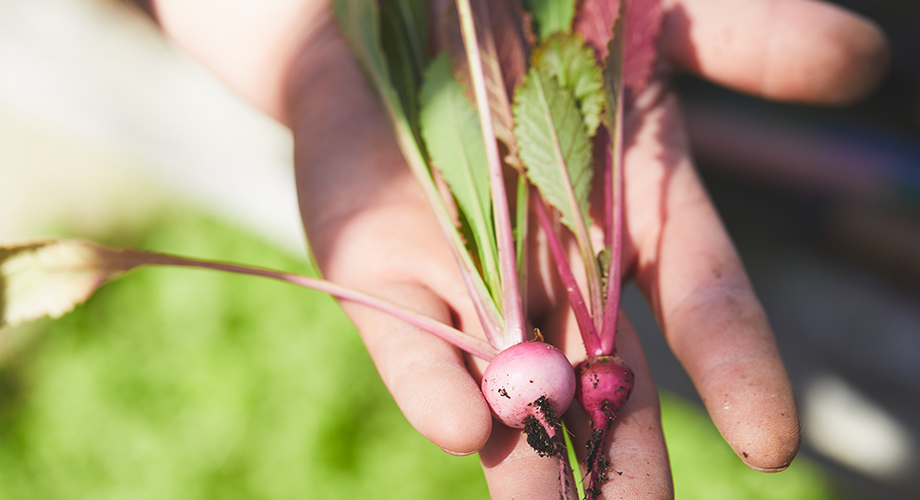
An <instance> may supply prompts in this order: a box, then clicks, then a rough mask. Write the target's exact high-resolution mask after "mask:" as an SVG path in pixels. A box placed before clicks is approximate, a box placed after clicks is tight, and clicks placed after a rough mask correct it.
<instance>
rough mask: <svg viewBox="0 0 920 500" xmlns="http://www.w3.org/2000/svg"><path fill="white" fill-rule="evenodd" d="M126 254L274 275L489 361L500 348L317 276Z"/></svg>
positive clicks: (143, 261) (143, 260) (147, 261)
mask: <svg viewBox="0 0 920 500" xmlns="http://www.w3.org/2000/svg"><path fill="white" fill-rule="evenodd" d="M124 252H125V254H126V256H130V257H131V258H132V260H134V261H135V263H134V265H151V264H153V265H167V266H181V267H194V268H203V269H214V270H218V271H225V272H230V273H235V274H245V275H249V276H262V277H265V278H271V279H275V280H279V281H284V282H286V283H291V284H293V285H298V286H302V287H304V288H310V289H313V290H318V291H320V292H325V293H328V294H329V295H332V296H333V297H336V298H338V299H342V300H349V301H352V302H356V303H358V304H361V305H364V306H367V307H370V308H373V309H376V310H378V311H381V312H383V313H386V314H389V315H391V316H393V317H396V318H399V319H401V320H403V321H405V322H407V323H409V324H411V325H413V326H416V327H418V328H421V329H422V330H425V331H426V332H428V333H431V334H432V335H434V336H436V337H438V338H440V339H442V340H444V341H447V342H450V343H451V344H453V345H455V346H456V347H458V348H460V349H462V350H464V351H466V352H468V353H470V354H472V355H473V356H476V357H478V358H482V359H484V360H486V361H491V360H492V358H494V357H495V355H496V354H497V351H496V350H495V348H493V347H492V346H491V345H489V344H488V343H487V342H485V341H482V340H480V339H477V338H475V337H472V336H470V335H468V334H466V333H463V332H461V331H460V330H457V329H456V328H453V327H451V326H448V325H445V324H444V323H441V322H440V321H436V320H434V319H431V318H429V317H427V316H423V315H421V314H419V313H417V312H415V311H412V310H411V309H407V308H405V307H403V306H400V305H397V304H394V303H392V302H389V301H386V300H383V299H381V298H378V297H374V296H372V295H369V294H366V293H363V292H359V291H357V290H353V289H351V288H348V287H344V286H341V285H336V284H335V283H332V282H330V281H326V280H321V279H317V278H310V277H307V276H302V275H299V274H292V273H285V272H280V271H272V270H270V269H260V268H254V267H247V266H240V265H237V264H229V263H224V262H211V261H205V260H197V259H187V258H184V257H177V256H173V255H165V254H159V253H152V252H142V251H137V250H125V251H124Z"/></svg>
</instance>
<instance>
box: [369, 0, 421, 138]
mask: <svg viewBox="0 0 920 500" xmlns="http://www.w3.org/2000/svg"><path fill="white" fill-rule="evenodd" d="M427 19H428V13H427V9H426V8H425V2H422V1H419V0H396V1H391V2H387V3H385V4H383V5H382V7H381V11H380V22H381V27H380V29H381V34H380V37H381V47H382V49H383V52H384V55H385V57H386V60H387V66H388V68H389V73H390V76H391V77H392V80H393V85H394V88H395V89H396V92H397V94H398V95H399V99H400V103H401V104H402V107H403V109H404V110H405V111H406V115H407V118H408V120H409V123H410V125H411V127H412V130H413V132H414V133H415V134H416V136H418V133H419V124H418V115H419V109H418V99H417V96H418V89H419V87H420V85H421V81H422V73H423V72H424V71H425V66H426V65H427V64H428V57H427V55H428V44H427V43H426V40H427V36H426V34H427V32H428V23H427Z"/></svg>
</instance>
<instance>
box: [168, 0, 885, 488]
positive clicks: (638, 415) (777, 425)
mask: <svg viewBox="0 0 920 500" xmlns="http://www.w3.org/2000/svg"><path fill="white" fill-rule="evenodd" d="M193 4H194V2H193ZM256 4H258V2H256ZM171 5H173V3H172V1H161V2H159V3H158V6H162V7H169V6H171ZM175 5H177V7H175V8H168V9H166V10H163V11H162V14H167V12H172V13H174V14H175V15H172V16H170V15H164V16H163V17H162V19H161V20H162V21H163V24H164V26H165V27H166V29H167V30H168V31H170V32H172V33H173V34H174V36H175V37H176V38H178V39H179V40H180V42H183V44H184V45H186V46H187V47H189V48H190V49H191V50H192V51H193V52H197V53H198V55H199V57H201V58H202V59H203V60H204V61H205V63H206V64H209V65H211V66H212V67H213V68H214V69H215V70H216V71H217V72H218V73H219V74H221V75H222V76H223V77H224V78H225V79H227V80H228V81H229V83H231V85H233V86H234V87H236V88H237V89H238V90H239V91H240V92H241V93H243V94H244V95H245V96H246V97H248V98H249V99H250V100H252V101H253V102H255V103H257V104H258V105H259V106H261V107H262V108H263V109H265V110H266V111H268V112H269V113H271V114H273V115H274V116H276V117H278V118H279V119H282V120H283V121H285V122H286V123H287V124H288V125H290V126H291V128H292V130H293V132H294V137H295V155H296V156H295V163H296V171H297V184H298V192H299V195H300V200H301V211H302V214H303V219H304V225H305V227H306V229H307V232H308V235H309V238H310V244H311V248H312V249H313V251H314V254H315V256H316V258H317V261H318V262H319V263H320V266H321V268H322V270H323V272H324V274H325V276H326V277H327V278H329V279H331V280H333V281H337V282H340V283H343V284H346V285H349V286H353V287H355V288H359V289H361V290H365V291H369V292H371V293H374V294H376V295H379V296H382V297H385V298H388V299H390V300H392V301H396V302H399V303H402V304H405V305H407V306H409V307H411V308H413V309H415V310H418V311H420V312H423V313H425V314H427V315H429V316H431V317H433V318H435V319H439V320H441V321H444V322H446V323H449V324H454V325H455V326H457V327H458V328H461V329H463V330H464V331H467V332H469V333H473V334H480V335H481V331H480V327H479V324H478V319H477V316H476V314H475V312H474V311H473V309H472V305H471V304H470V302H469V299H468V298H467V296H466V290H465V288H464V287H463V285H462V280H461V279H460V276H459V273H458V272H457V270H456V265H455V263H454V262H453V259H452V257H451V256H450V253H449V251H448V249H447V246H446V244H445V241H444V238H443V236H442V235H441V232H440V230H439V229H438V227H437V225H436V223H435V221H434V218H433V217H432V214H431V211H430V209H429V208H428V206H427V204H426V202H425V200H424V199H423V197H422V195H421V193H420V191H419V189H418V187H417V185H416V182H415V180H414V178H413V177H412V176H411V174H410V173H409V171H408V169H407V168H406V166H405V164H404V162H403V160H402V156H401V154H400V152H399V150H398V148H397V147H396V144H395V142H394V140H393V137H392V131H391V129H390V127H389V125H388V123H387V122H386V120H385V117H384V116H383V114H382V113H381V111H380V107H379V104H378V103H377V102H376V100H375V99H374V97H373V95H372V94H371V92H370V90H369V88H368V87H367V84H366V83H365V80H364V77H363V75H362V74H361V73H360V72H359V71H358V69H357V66H356V65H355V63H354V61H353V58H352V56H351V53H350V52H349V48H348V46H347V44H346V43H345V41H344V39H343V38H342V37H341V35H340V34H339V33H338V30H337V27H336V25H335V23H334V20H333V19H332V18H331V16H330V15H329V12H328V8H327V6H326V5H325V2H298V1H296V0H276V1H274V2H270V3H269V5H268V6H267V7H266V6H264V5H263V6H262V7H261V8H263V9H267V10H269V11H272V10H273V9H274V10H275V12H274V15H273V16H268V15H265V16H251V17H247V16H246V15H243V14H241V15H239V16H238V17H236V18H235V20H236V21H238V22H239V23H242V25H243V26H244V28H245V29H243V33H242V36H240V34H239V33H235V34H236V35H237V36H236V37H231V36H228V37H227V38H225V39H221V40H222V42H223V44H217V43H211V42H210V41H209V40H212V39H209V38H208V37H209V36H217V35H209V34H207V33H201V32H195V30H192V29H190V28H186V27H187V26H189V25H188V24H183V19H189V18H192V17H194V16H182V15H179V14H180V13H181V12H182V10H181V9H189V7H180V6H179V5H181V2H177V3H176V4H175ZM202 5H206V4H202ZM664 6H665V8H666V10H667V18H666V21H665V25H664V28H663V34H662V39H661V48H662V54H661V59H662V61H661V71H659V72H658V74H657V75H656V79H655V81H654V82H653V84H652V85H651V86H650V89H649V90H648V91H647V92H646V93H645V94H643V95H642V96H639V98H638V99H637V106H636V107H635V108H634V109H633V110H632V112H631V114H630V116H628V117H627V134H628V141H629V142H628V145H629V147H628V149H627V153H626V179H627V181H626V183H627V192H626V195H627V196H626V229H627V231H626V238H625V252H624V262H625V265H626V267H627V269H628V270H629V271H630V272H631V274H632V276H633V277H634V278H635V280H636V282H637V283H638V285H639V287H640V289H641V290H642V291H643V292H644V293H645V295H646V296H647V297H648V299H649V301H650V303H651V304H652V307H653V309H654V311H655V313H656V315H657V317H658V319H659V322H660V324H661V325H662V329H663V331H664V333H665V336H666V337H667V339H668V342H669V344H670V345H671V347H672V349H673V350H674V352H675V354H676V355H677V357H678V358H679V359H680V360H681V361H682V363H683V364H684V367H685V368H686V369H687V371H688V373H689V374H690V376H691V378H692V379H693V380H694V382H695V384H696V387H697V389H698V391H699V392H700V395H701V396H702V398H703V400H704V402H705V403H706V406H707V409H708V410H709V412H710V415H711V416H712V418H713V421H714V422H715V423H716V425H717V427H718V428H719V429H720V431H721V432H722V434H723V436H725V438H726V440H727V441H728V442H729V444H730V445H731V446H732V447H733V449H734V450H735V451H736V452H737V453H738V455H739V456H740V457H741V458H742V460H744V461H745V463H747V464H748V465H750V466H751V467H753V468H756V469H760V470H766V471H770V470H782V469H783V468H785V467H786V466H788V464H789V462H790V461H791V460H792V458H793V457H794V455H795V453H796V451H797V448H798V443H799V428H798V418H797V413H796V408H795V402H794V398H793V394H792V387H791V384H790V382H789V379H788V376H787V375H786V373H785V369H784V368H783V366H782V362H781V361H780V359H779V354H778V351H777V348H776V345H775V342H774V340H773V337H772V333H771V331H770V328H769V325H768V324H767V322H766V319H765V316H764V314H763V311H762V309H761V307H760V305H759V303H758V301H757V299H756V297H755V296H754V293H753V291H752V289H751V286H750V283H749V282H748V280H747V277H746V276H745V273H744V270H743V268H742V265H741V263H740V260H739V258H738V256H737V254H736V252H735V250H734V248H733V246H732V244H731V241H730V239H729V238H728V236H727V235H726V233H725V231H724V229H723V227H722V225H721V223H720V222H719V219H718V216H717V214H716V212H715V210H714V208H713V207H712V204H711V203H710V201H709V199H708V197H707V196H706V193H705V191H704V189H703V187H702V185H701V184H700V181H699V179H698V177H697V176H696V173H695V172H694V169H693V166H692V162H691V160H690V157H689V153H688V148H687V144H686V139H685V136H684V131H683V129H682V127H681V123H680V117H679V111H678V107H677V104H676V99H675V97H674V96H673V95H672V94H671V93H670V91H669V90H668V87H667V71H668V69H669V68H676V69H686V70H690V71H693V72H696V73H698V74H700V75H702V76H704V77H706V78H709V79H711V80H713V81H716V82H718V83H721V84H724V85H727V86H730V87H734V88H737V89H740V90H743V91H748V92H752V93H755V94H759V95H763V96H764V97H769V98H775V99H786V100H794V101H806V102H822V103H833V102H843V101H847V100H849V99H851V98H854V97H856V96H858V95H860V94H861V93H863V92H865V91H866V89H868V88H869V87H871V85H872V83H873V82H874V81H875V79H876V78H877V75H878V74H879V72H880V69H881V68H882V67H883V66H884V64H883V63H882V64H879V63H878V61H884V57H885V52H884V50H885V49H884V40H883V39H882V38H881V36H880V35H879V34H878V32H877V31H876V30H875V29H874V28H873V27H872V26H871V25H869V24H867V23H866V22H865V21H862V20H860V19H858V18H855V17H853V16H851V15H848V14H845V13H842V12H841V11H840V10H838V9H836V8H833V7H830V6H828V5H827V4H823V3H818V2H812V1H808V0H749V1H748V2H738V1H737V0H665V1H664ZM204 9H205V10H206V9H207V7H204ZM191 10H192V11H194V8H192V9H191ZM278 11H280V12H282V13H281V14H279V13H278ZM185 12H188V10H186V11H185ZM284 12H287V13H288V14H290V15H288V16H284V15H283V13H284ZM214 15H215V17H217V18H218V19H220V17H221V16H226V15H227V14H226V13H221V14H216V13H215V14H214ZM279 18H280V19H279ZM170 19H172V21H170ZM279 23H280V24H279ZM279 26H280V28H279ZM246 27H249V28H246ZM218 30H219V28H218ZM278 33H281V34H280V35H279V34H278ZM259 34H265V35H268V36H267V38H268V39H269V40H270V42H266V41H264V39H263V38H261V37H258V36H256V35H259ZM247 42H252V43H255V45H256V46H255V48H253V47H252V45H247ZM233 49H240V50H237V51H234V50H233ZM260 55H261V56H262V57H258V56H260ZM247 63H248V64H249V66H247V65H246V64H247ZM260 70H261V71H260ZM537 250H538V252H539V249H537ZM535 260H536V259H535ZM539 263H540V262H539V261H538V260H536V262H535V265H538V264H539ZM542 269H547V268H545V267H544V268H542ZM531 285H532V288H533V289H532V290H530V294H529V297H530V299H531V303H530V310H531V311H532V312H535V313H536V314H535V315H534V316H533V317H532V319H533V321H534V322H535V324H537V325H539V326H541V327H542V329H543V331H544V333H546V334H547V336H548V340H549V341H551V342H553V343H555V344H557V345H559V346H560V347H562V348H564V350H565V351H566V353H567V354H568V355H569V357H570V358H571V359H572V360H573V361H579V360H580V359H582V358H583V357H584V349H583V347H582V346H581V342H580V338H579V335H578V334H577V329H576V327H575V324H574V321H573V320H572V319H571V315H570V313H569V312H568V307H567V305H566V304H565V303H564V301H562V302H560V301H556V300H554V299H553V298H554V297H558V296H560V294H558V291H557V290H555V287H556V286H557V285H556V284H555V282H554V281H553V280H552V277H551V273H548V272H545V271H541V270H540V269H539V268H535V269H534V270H532V278H531ZM343 308H345V310H346V312H348V314H349V315H350V316H351V318H352V320H353V321H354V322H355V324H356V325H357V326H358V328H359V330H360V332H361V335H362V338H363V339H364V341H365V344H366V345H367V348H368V351H369V352H370V354H371V356H372V358H373V359H374V362H375V364H376V365H377V368H378V371H379V372H380V375H381V377H382V379H383V381H384V383H385V384H386V385H387V387H388V388H389V389H390V391H391V393H392V394H393V397H394V398H395V400H396V402H397V403H398V405H399V406H400V408H401V409H402V411H403V413H404V414H405V416H406V418H407V419H408V420H409V422H410V423H412V425H413V426H414V427H415V428H416V429H417V430H418V431H419V432H420V433H421V434H423V435H424V436H426V437H427V438H428V439H430V440H431V441H432V442H434V443H435V444H437V445H438V446H440V447H442V448H443V449H445V451H448V452H450V453H455V454H466V453H472V452H476V451H479V452H480V457H481V459H482V462H483V467H484V470H485V474H486V478H487V480H488V482H489V487H490V491H491V492H492V496H493V497H494V498H507V497H511V496H517V497H524V498H542V497H553V498H555V497H556V496H557V494H558V493H554V491H556V492H558V487H559V486H558V485H559V482H558V477H557V476H558V466H557V464H556V463H555V462H554V461H553V460H552V459H543V458H540V457H538V456H537V455H536V454H535V453H533V452H532V451H531V450H530V449H529V447H528V445H527V444H526V443H525V442H524V440H523V439H522V437H521V434H520V433H519V432H518V431H514V430H511V429H507V428H504V427H502V426H501V425H499V424H494V423H493V421H492V419H491V417H490V414H489V409H488V407H487V406H486V404H485V402H484V400H483V398H482V395H481V393H480V390H479V386H478V379H477V377H478V376H479V375H480V374H481V372H482V369H483V366H482V364H481V363H479V362H477V361H475V360H472V359H469V358H468V357H466V356H464V355H462V354H461V353H460V352H458V351H457V350H456V349H454V348H453V347H452V346H450V345H448V344H446V343H444V342H442V341H440V340H438V339H436V338H434V337H432V336H431V335H429V334H427V333H424V332H421V331H419V330H417V329H414V328H412V327H409V326H407V325H406V324H404V323H402V322H401V321H399V320H397V319H394V318H391V317H388V316H385V315H382V314H380V313H377V312H374V311H371V310H368V309H366V308H363V307H360V306H357V305H354V304H348V303H343ZM623 324H624V327H623V328H622V329H621V333H622V335H620V336H619V339H620V343H619V344H618V347H619V351H620V354H621V355H622V357H624V358H625V359H626V360H627V361H628V362H629V364H630V365H631V366H632V368H633V369H634V371H635V372H636V388H635V391H634V394H633V396H632V397H631V399H630V400H629V402H628V403H627V405H626V406H625V407H624V408H623V409H622V410H621V412H620V414H619V415H618V419H617V421H616V423H615V424H614V426H615V427H614V429H613V434H612V436H613V439H612V443H608V446H610V447H611V448H610V449H609V450H608V452H609V453H610V456H611V458H612V460H613V461H612V464H611V467H612V469H613V470H616V471H623V474H622V475H617V476H615V478H614V479H613V480H612V481H610V482H609V483H608V484H607V485H606V487H605V490H604V493H605V494H606V495H607V496H608V497H613V496H635V495H637V494H639V493H642V494H643V495H644V496H652V497H656V498H657V497H669V496H671V495H672V492H671V482H670V474H669V469H668V460H667V454H666V451H665V446H664V439H663V437H662V434H661V425H660V419H659V408H658V398H657V394H656V392H655V389H654V386H653V384H652V381H651V377H650V376H649V372H648V368H647V365H646V363H645V360H644V358H643V356H642V353H641V348H640V347H639V344H638V341H637V339H636V336H635V333H634V332H633V331H632V330H631V328H629V327H628V322H626V321H625V320H624V323H623ZM566 420H567V422H568V423H569V426H570V428H571V429H573V431H574V432H575V433H576V442H584V441H585V440H586V435H585V434H586V432H587V419H586V418H585V416H584V414H583V412H581V411H580V409H579V408H578V407H577V405H573V408H572V409H571V410H570V412H569V414H568V415H567V417H566Z"/></svg>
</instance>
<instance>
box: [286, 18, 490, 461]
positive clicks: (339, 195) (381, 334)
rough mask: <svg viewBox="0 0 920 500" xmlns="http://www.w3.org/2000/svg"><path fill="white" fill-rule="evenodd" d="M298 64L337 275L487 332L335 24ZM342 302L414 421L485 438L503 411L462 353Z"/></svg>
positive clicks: (307, 193)
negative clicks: (493, 408)
mask: <svg viewBox="0 0 920 500" xmlns="http://www.w3.org/2000/svg"><path fill="white" fill-rule="evenodd" d="M297 70H298V71H301V74H299V75H298V77H297V78H296V81H297V82H298V83H297V84H298V87H297V88H296V89H294V91H293V92H292V94H293V95H294V96H295V100H294V101H292V102H291V116H293V117H294V118H293V127H292V129H293V131H294V137H295V165H296V178H297V189H298V196H299V199H300V203H301V212H302V215H303V219H304V225H305V227H306V229H307V232H308V234H309V236H310V244H311V249H312V250H313V251H314V255H315V258H316V260H317V262H318V263H319V264H320V267H321V269H322V270H323V272H324V274H325V275H326V277H327V278H329V279H330V280H333V281H336V282H339V283H342V284H344V285H346V286H351V287H354V288H358V289H360V290H363V291H367V292H369V293H372V294H375V295H377V296H380V297H382V298H385V299H388V300H391V301H393V302H396V303H399V304H402V305H404V306H406V307H408V308H410V309H413V310H415V311H418V312H420V313H422V314H425V315H427V316H430V317H432V318H434V319H437V320H439V321H442V322H445V323H447V324H454V325H456V326H458V327H460V328H463V329H466V330H468V331H471V332H476V331H477V330H476V328H475V327H476V320H475V314H474V313H473V312H472V311H471V307H470V306H469V304H468V299H465V297H466V296H465V291H464V290H463V286H462V284H460V283H462V281H461V279H460V277H459V273H458V271H457V266H456V264H455V263H454V262H453V260H452V258H451V257H450V254H449V252H448V249H447V245H446V242H445V238H444V236H443V235H442V234H441V232H440V230H439V229H438V227H437V225H436V222H435V220H434V217H433V215H432V214H431V210H430V208H428V206H427V204H426V203H425V201H424V199H423V198H422V195H421V193H420V190H419V188H418V186H417V185H416V183H415V181H414V179H413V178H412V176H411V174H409V171H408V168H407V167H406V166H405V164H404V162H403V160H402V155H401V154H400V152H399V150H398V148H397V147H396V145H395V141H394V139H393V135H392V130H391V128H390V127H389V124H388V123H387V122H386V120H385V117H384V115H383V114H382V112H381V111H380V108H379V105H378V103H377V102H376V100H375V99H374V97H373V95H372V94H371V93H370V91H369V90H368V88H367V85H366V83H365V80H364V78H363V76H362V75H361V73H360V72H359V70H358V68H357V66H356V65H355V63H354V62H353V58H352V55H351V53H350V52H349V50H348V47H347V46H346V44H345V42H344V41H343V39H342V38H341V37H340V36H339V35H338V33H337V30H336V29H335V28H334V27H331V28H330V29H329V30H328V31H327V32H326V33H325V34H323V35H322V36H319V37H317V38H316V39H315V40H314V41H313V43H312V44H311V45H310V46H309V47H308V48H306V49H305V50H304V51H303V55H302V56H301V60H300V61H299V67H298V69H297ZM342 305H343V309H345V311H346V312H347V313H348V314H349V316H350V317H351V319H352V321H353V322H354V323H355V325H356V326H357V327H358V329H359V330H360V333H361V337H362V339H363V340H364V342H365V344H366V346H367V349H368V352H369V353H370V355H371V357H372V358H373V360H374V363H375V365H376V367H377V369H378V371H379V373H380V376H381V378H382V379H383V382H384V383H385V384H386V386H387V388H388V389H389V390H390V392H391V393H392V395H393V397H394V399H395V400H396V403H397V404H398V405H399V407H400V409H401V410H402V411H403V413H404V414H405V416H406V418H407V419H408V420H409V422H410V423H411V424H412V425H413V426H414V427H415V428H416V429H417V430H418V431H419V432H420V433H421V434H423V435H424V436H425V437H427V438H428V439H429V440H431V441H432V442H434V443H435V444H437V445H439V446H441V447H442V448H444V449H445V450H447V451H449V452H452V453H456V454H468V453H472V452H475V451H477V450H478V449H480V448H481V447H482V446H483V445H484V443H485V441H486V439H487V438H488V436H489V433H490V430H491V417H490V413H489V409H488V406H487V405H486V403H485V401H484V399H483V397H482V394H481V392H480V390H479V387H478V384H477V383H476V382H475V381H474V380H473V378H472V377H471V376H470V374H469V372H468V370H467V369H466V366H465V364H464V361H465V360H464V358H463V357H462V356H461V355H460V354H459V352H458V351H457V350H456V349H455V348H453V347H452V346H450V345H449V344H447V343H445V342H443V341H441V340H439V339H436V338H434V337H433V336H431V335H430V334H428V333H425V332H423V331H420V330H418V329H416V328H414V327H410V326H408V325H406V324H405V323H403V322H402V321H400V320H398V319H395V318H392V317H389V316H387V315H385V314H381V313H379V312H376V311H372V310H369V309H368V308H366V307H363V306H359V305H356V304H349V303H343V304H342Z"/></svg>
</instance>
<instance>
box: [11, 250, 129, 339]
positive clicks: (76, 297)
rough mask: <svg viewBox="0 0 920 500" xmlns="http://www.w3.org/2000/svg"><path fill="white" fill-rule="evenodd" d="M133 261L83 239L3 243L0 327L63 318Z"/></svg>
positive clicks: (126, 268)
mask: <svg viewBox="0 0 920 500" xmlns="http://www.w3.org/2000/svg"><path fill="white" fill-rule="evenodd" d="M131 267H133V265H132V264H131V263H130V262H128V261H127V260H125V259H122V258H120V254H119V253H118V252H117V251H113V250H109V249H106V248H104V247H100V246H98V245H94V244H92V243H89V242H86V241H80V240H48V241H42V242H36V243H29V244H24V245H13V246H4V247H0V327H2V326H14V325H17V324H19V323H23V322H26V321H31V320H35V319H38V318H41V317H44V316H50V317H52V318H58V317H60V316H62V315H64V314H66V313H68V312H70V311H72V310H73V308H74V307H76V306H77V305H79V304H82V303H83V302H85V301H86V299H88V298H89V297H90V296H91V295H92V294H93V292H95V291H96V289H97V288H99V287H100V286H102V285H103V284H104V283H105V282H106V281H108V280H109V279H111V278H113V277H115V276H116V275H118V274H120V273H122V272H124V271H127V270H129V269H131Z"/></svg>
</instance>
